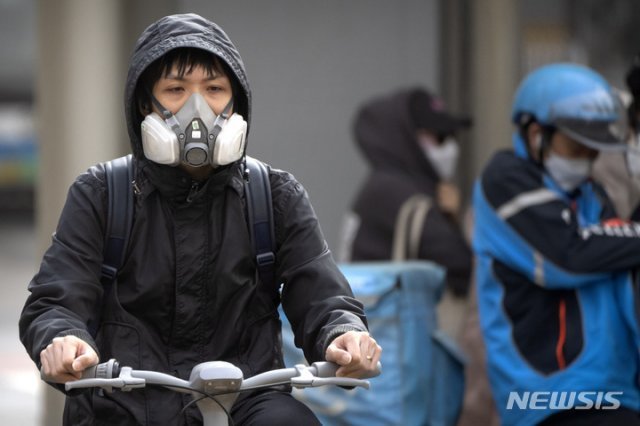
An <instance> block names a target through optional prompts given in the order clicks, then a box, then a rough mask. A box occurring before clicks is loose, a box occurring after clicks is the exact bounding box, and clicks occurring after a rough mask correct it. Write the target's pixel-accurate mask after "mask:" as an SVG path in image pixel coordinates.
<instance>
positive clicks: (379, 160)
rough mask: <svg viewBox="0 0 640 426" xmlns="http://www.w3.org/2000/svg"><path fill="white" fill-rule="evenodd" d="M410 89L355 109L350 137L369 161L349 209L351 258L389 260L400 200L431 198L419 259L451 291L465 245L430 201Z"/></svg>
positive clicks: (431, 188) (463, 276)
mask: <svg viewBox="0 0 640 426" xmlns="http://www.w3.org/2000/svg"><path fill="white" fill-rule="evenodd" d="M409 95H410V91H409V90H407V91H402V92H399V93H395V94H393V95H390V96H386V97H381V98H376V99H373V100H372V101H369V102H367V103H366V104H365V105H364V106H363V107H362V108H361V109H360V110H359V111H358V114H357V116H356V119H355V123H354V131H355V139H356V142H357V145H358V147H359V148H360V150H361V152H362V154H363V155H364V157H365V158H366V159H367V161H368V162H369V166H370V167H371V169H370V171H369V175H368V177H367V178H366V181H365V182H364V184H363V185H362V187H361V188H360V190H359V192H358V193H357V195H356V198H355V202H354V204H353V206H352V211H353V213H354V214H355V215H356V217H357V221H358V222H359V225H358V228H357V231H356V234H355V237H354V239H353V242H352V246H351V252H350V256H349V257H350V259H351V260H352V261H368V260H390V259H391V251H392V244H393V235H394V227H395V223H396V218H397V216H398V212H399V210H400V207H401V205H402V204H403V203H404V202H405V201H406V200H407V199H409V198H410V197H411V196H413V195H416V194H424V195H426V196H428V197H430V198H431V200H432V208H431V209H430V210H429V213H428V215H427V217H426V221H425V223H424V229H423V233H422V236H421V238H420V245H419V251H418V258H419V259H427V260H432V261H435V262H437V263H439V264H440V265H442V266H444V267H445V268H446V269H447V283H448V285H449V287H450V288H451V289H452V290H454V291H455V292H457V293H464V292H465V291H466V289H467V288H468V285H469V278H470V272H471V250H470V248H469V245H468V244H467V242H466V240H465V238H464V236H463V233H462V230H461V228H460V226H459V225H458V223H456V221H455V220H453V219H452V218H451V217H448V216H447V215H446V214H445V213H444V212H443V211H442V210H440V209H439V208H438V206H437V203H436V201H435V197H436V187H437V184H438V182H439V178H438V176H437V174H436V172H435V170H434V169H433V167H432V166H431V164H430V163H429V160H428V159H427V158H426V156H425V155H424V153H423V151H422V150H421V148H420V146H419V145H418V143H417V141H416V128H415V126H414V125H413V123H412V121H411V118H410V112H409V100H408V98H409Z"/></svg>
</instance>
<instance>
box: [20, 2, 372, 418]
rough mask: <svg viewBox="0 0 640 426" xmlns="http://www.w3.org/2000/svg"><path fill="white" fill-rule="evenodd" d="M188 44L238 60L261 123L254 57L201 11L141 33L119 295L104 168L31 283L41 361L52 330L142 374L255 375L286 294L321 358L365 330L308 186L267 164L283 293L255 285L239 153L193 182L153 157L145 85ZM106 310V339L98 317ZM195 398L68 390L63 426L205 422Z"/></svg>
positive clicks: (83, 183)
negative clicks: (142, 100) (247, 66)
mask: <svg viewBox="0 0 640 426" xmlns="http://www.w3.org/2000/svg"><path fill="white" fill-rule="evenodd" d="M179 47H195V48H201V49H204V50H207V51H209V52H212V53H214V54H216V55H217V56H219V57H220V58H221V59H222V60H223V61H225V62H226V64H227V65H228V66H229V68H230V69H231V70H233V72H234V73H235V76H236V78H237V79H238V81H239V82H240V85H241V86H242V89H243V91H244V93H243V94H242V96H244V98H245V99H243V100H244V101H245V105H246V108H245V109H246V110H245V111H241V112H242V113H243V114H244V115H245V118H246V120H247V122H249V120H250V111H251V97H250V93H251V92H250V89H249V84H248V81H247V77H246V74H245V71H244V65H243V63H242V60H241V58H240V56H239V54H238V52H237V50H236V49H235V47H234V46H233V44H232V43H231V41H230V40H229V39H228V37H227V36H226V34H225V33H224V32H223V31H222V30H221V29H220V28H219V27H218V26H217V25H215V24H213V23H211V22H209V21H207V20H205V19H203V18H201V17H199V16H197V15H193V14H188V15H175V16H170V17H166V18H163V19H161V20H160V21H158V22H157V23H155V24H153V25H151V26H150V27H149V28H148V29H147V30H146V31H145V32H144V33H143V34H142V36H141V37H140V39H139V40H138V42H137V45H136V48H135V51H134V53H133V56H132V58H131V62H130V69H129V74H128V80H127V85H126V92H125V112H126V120H127V125H128V131H129V136H130V140H131V147H132V150H133V153H134V162H135V168H136V176H135V183H136V185H135V187H136V189H137V190H136V195H135V220H134V225H133V229H132V233H131V238H130V241H129V247H128V250H127V254H126V261H125V264H124V266H123V268H122V269H121V271H120V274H119V276H118V280H117V283H116V285H114V286H113V289H112V291H111V294H103V287H102V285H101V284H100V276H101V273H100V272H101V265H102V260H103V256H102V253H103V245H104V239H105V235H104V233H105V225H106V217H105V215H106V211H107V206H106V202H107V195H106V188H105V186H106V185H105V180H104V167H103V166H102V165H97V166H94V167H92V168H91V169H89V170H88V172H86V173H84V174H82V175H80V176H79V177H78V178H77V179H76V181H75V182H74V183H73V184H72V186H71V188H70V189H69V193H68V197H67V201H66V204H65V206H64V209H63V212H62V215H61V217H60V220H59V224H58V226H57V229H56V232H55V234H54V236H53V241H52V244H51V246H50V247H49V249H48V250H47V252H46V254H45V255H44V258H43V261H42V264H41V267H40V270H39V272H38V273H37V274H36V275H35V277H34V278H33V280H32V281H31V283H30V285H29V291H30V292H31V295H30V296H29V298H28V300H27V302H26V304H25V307H24V309H23V312H22V315H21V318H20V338H21V340H22V342H23V344H24V345H25V347H26V349H27V351H28V353H29V355H30V356H31V358H32V359H33V360H34V362H35V363H36V364H37V365H38V367H39V366H40V359H39V354H40V351H42V350H43V349H44V348H45V347H46V346H47V345H48V344H49V343H50V342H51V340H52V339H53V338H54V337H56V336H65V335H75V336H78V337H80V338H82V339H83V340H85V341H87V342H88V343H90V344H91V345H92V346H94V347H95V348H96V349H97V350H98V353H99V355H100V359H101V361H106V360H108V359H109V358H116V359H118V361H119V362H120V364H121V365H127V366H131V367H133V368H134V369H144V370H157V371H163V372H168V373H173V374H176V375H178V376H179V377H181V378H183V379H188V376H189V373H190V371H191V369H192V368H193V366H194V365H196V364H197V363H200V362H205V361H212V360H224V361H228V362H231V363H233V364H235V365H237V366H238V367H240V368H241V369H242V371H243V372H244V375H245V377H249V376H252V375H255V374H257V373H260V372H263V371H266V370H270V369H273V368H279V367H281V366H283V359H282V353H281V347H280V320H279V317H278V312H277V307H278V305H279V304H280V302H282V305H283V309H284V311H285V313H286V314H287V316H288V318H289V320H290V322H291V324H292V327H293V330H294V332H295V336H296V343H297V344H298V345H300V346H301V347H302V348H303V350H304V353H305V355H306V357H307V359H308V360H309V361H317V360H321V359H324V352H325V350H326V347H327V346H328V344H329V343H330V342H331V340H333V338H335V337H337V336H338V335H339V334H342V333H344V332H346V331H349V330H356V331H365V330H366V320H365V317H364V312H363V309H362V305H361V304H360V303H359V302H358V301H356V300H355V299H354V298H353V295H352V293H351V290H350V287H349V284H348V283H347V281H346V280H345V278H344V276H343V275H342V274H341V272H340V271H339V269H338V268H337V266H336V264H335V263H334V261H333V259H332V257H331V254H330V252H329V250H328V248H327V244H326V242H325V240H324V237H323V235H322V233H321V230H320V226H319V224H318V221H317V218H316V216H315V214H314V212H313V209H312V207H311V205H310V203H309V200H308V198H307V194H306V192H305V190H304V189H303V187H302V186H301V185H300V184H299V183H298V182H297V181H296V180H295V179H294V178H293V176H291V175H290V174H289V173H286V172H284V171H280V170H275V169H271V168H270V169H269V170H270V173H269V179H270V183H271V188H272V198H273V213H274V222H275V236H276V265H275V267H276V278H277V280H276V281H277V282H279V283H282V284H283V286H282V289H281V292H280V291H279V288H277V287H272V288H267V286H266V285H264V284H262V283H260V282H259V281H258V279H257V275H256V274H257V273H256V265H255V258H254V254H253V248H252V244H251V241H250V236H249V230H248V224H247V218H246V209H245V204H244V203H245V201H244V192H243V173H242V169H243V166H242V162H241V161H239V162H237V163H234V164H231V165H229V166H226V167H220V168H218V169H216V171H215V172H214V173H213V174H212V175H211V176H210V178H209V179H208V180H206V181H205V182H203V183H201V184H198V185H194V182H193V181H192V180H191V178H190V177H189V175H187V174H186V173H185V172H183V171H182V170H181V169H179V168H172V167H168V166H160V165H157V164H154V163H151V162H149V161H147V160H146V159H145V158H144V155H143V151H142V145H141V140H140V123H141V120H142V116H141V115H140V114H139V111H138V108H137V107H136V103H135V100H134V92H135V88H136V84H137V81H138V78H139V77H140V75H141V73H142V72H143V71H144V69H145V68H146V67H147V66H148V65H149V64H150V63H151V62H153V61H154V60H155V59H157V58H159V57H160V56H162V55H164V54H165V53H167V52H168V51H169V50H171V49H175V48H179ZM189 195H191V197H190V200H189V201H187V197H188V196H189ZM101 310H102V315H101V316H102V322H101V327H100V329H99V331H98V334H97V337H96V339H95V340H94V339H93V338H92V337H91V335H90V334H89V332H88V330H87V323H89V322H90V321H91V320H95V319H96V318H97V316H98V314H99V312H100V311H101ZM60 389H61V388H60ZM244 397H246V395H245V396H244ZM242 398H243V397H241V399H242ZM190 399H191V398H190V397H186V396H184V394H178V393H176V392H172V391H170V390H166V389H154V388H145V389H144V390H134V391H132V392H126V393H125V392H114V393H113V394H108V393H104V394H103V393H102V392H97V391H94V392H84V393H82V394H80V395H78V396H73V397H68V398H67V403H66V409H65V424H73V425H80V424H110V425H113V424H118V425H125V424H127V425H128V424H142V425H151V424H154V425H182V424H200V423H201V420H200V415H199V413H198V412H197V410H196V408H195V406H194V405H191V406H190V407H189V409H188V410H186V412H185V413H184V414H180V410H181V409H182V408H183V406H184V405H185V404H186V403H188V402H189V401H190Z"/></svg>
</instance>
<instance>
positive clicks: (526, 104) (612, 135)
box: [511, 63, 629, 151]
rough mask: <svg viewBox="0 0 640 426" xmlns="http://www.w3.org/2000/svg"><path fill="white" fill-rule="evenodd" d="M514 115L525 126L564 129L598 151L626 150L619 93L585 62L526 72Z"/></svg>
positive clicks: (518, 122) (623, 111) (515, 100)
mask: <svg viewBox="0 0 640 426" xmlns="http://www.w3.org/2000/svg"><path fill="white" fill-rule="evenodd" d="M511 119H512V121H513V122H514V123H515V124H516V125H518V126H519V127H521V128H522V127H526V125H527V124H529V123H530V122H532V121H535V122H537V123H538V124H540V125H541V126H542V127H543V128H546V129H552V130H560V131H561V132H563V133H564V134H566V135H567V136H569V137H570V138H572V139H574V140H575V141H577V142H579V143H581V144H583V145H585V146H587V147H589V148H592V149H595V150H598V151H624V150H626V149H627V143H626V139H627V133H628V131H629V128H628V124H627V123H628V121H627V113H626V111H625V108H624V106H623V105H622V102H621V99H620V97H619V96H618V94H617V93H616V91H615V90H614V89H613V88H612V87H611V86H610V85H609V83H607V81H606V80H605V79H604V78H603V77H602V76H601V75H599V74H598V73H596V72H595V71H593V70H591V69H590V68H587V67H585V66H582V65H576V64H569V63H560V64H551V65H545V66H542V67H540V68H538V69H536V70H534V71H532V72H531V73H530V74H528V75H527V76H526V77H525V78H524V80H523V81H522V83H520V86H519V87H518V89H517V91H516V94H515V97H514V101H513V105H512V111H511Z"/></svg>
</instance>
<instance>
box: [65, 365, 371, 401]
mask: <svg viewBox="0 0 640 426" xmlns="http://www.w3.org/2000/svg"><path fill="white" fill-rule="evenodd" d="M338 367H339V366H338V365H337V364H334V363H331V362H314V363H313V364H311V365H310V366H305V365H303V364H298V365H296V366H295V367H292V368H282V369H278V370H271V371H267V372H264V373H261V374H258V375H255V376H253V377H249V378H247V379H243V375H242V371H241V370H240V369H239V368H238V367H236V366H234V365H233V364H230V363H228V362H224V361H211V362H205V363H202V364H198V365H196V366H195V367H194V369H193V371H192V372H191V377H190V379H189V380H188V381H187V380H182V379H179V378H177V377H175V376H172V375H170V374H165V373H159V372H155V371H146V370H133V369H132V368H131V367H120V365H119V363H118V362H117V361H116V360H115V359H111V360H109V361H107V362H104V363H101V364H98V365H96V366H93V367H89V368H87V369H86V370H85V371H84V373H83V375H82V379H79V380H74V381H70V382H67V383H66V384H65V389H66V390H67V391H69V390H71V389H79V388H90V387H100V388H103V389H105V390H107V391H109V392H111V391H112V390H113V388H116V389H121V390H122V391H130V390H131V389H135V388H141V387H144V386H146V385H147V384H150V385H159V386H165V387H168V388H172V389H173V390H176V391H178V392H186V393H188V392H192V391H196V392H201V393H204V394H211V395H216V394H225V393H231V392H242V391H244V390H250V389H255V388H262V387H269V386H276V385H282V384H288V385H291V386H292V387H295V388H306V387H317V386H325V385H336V386H347V387H355V386H358V387H363V388H365V389H369V385H370V384H369V381H367V380H362V379H353V378H349V377H336V376H335V373H336V370H337V369H338ZM380 368H381V365H380V363H378V365H377V372H376V374H375V375H376V376H377V375H378V374H379V373H380Z"/></svg>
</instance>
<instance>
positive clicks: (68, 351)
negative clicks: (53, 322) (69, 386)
mask: <svg viewBox="0 0 640 426" xmlns="http://www.w3.org/2000/svg"><path fill="white" fill-rule="evenodd" d="M98 361H99V359H98V354H97V353H96V351H94V350H93V348H92V347H91V345H89V344H88V343H87V342H85V341H84V340H81V339H79V338H77V337H76V336H64V337H56V338H54V339H53V340H52V341H51V343H50V344H49V345H48V346H47V347H46V348H45V349H44V350H43V351H42V352H40V362H41V364H42V369H41V374H42V376H43V378H44V379H45V380H46V381H48V382H54V383H66V382H68V381H70V380H77V379H79V378H81V377H82V371H83V370H84V369H85V368H88V367H91V366H93V365H96V364H97V363H98Z"/></svg>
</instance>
